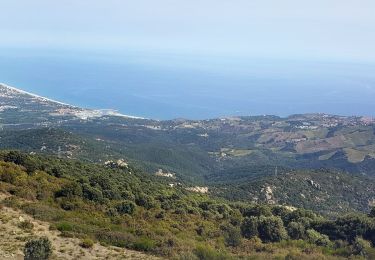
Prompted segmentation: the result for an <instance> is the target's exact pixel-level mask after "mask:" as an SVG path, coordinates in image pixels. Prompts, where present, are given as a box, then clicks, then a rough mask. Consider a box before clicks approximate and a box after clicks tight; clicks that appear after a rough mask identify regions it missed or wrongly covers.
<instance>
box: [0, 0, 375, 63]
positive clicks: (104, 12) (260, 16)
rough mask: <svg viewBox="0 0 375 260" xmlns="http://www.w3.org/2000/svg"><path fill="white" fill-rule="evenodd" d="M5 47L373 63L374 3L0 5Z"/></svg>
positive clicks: (66, 1) (201, 0) (229, 0)
mask: <svg viewBox="0 0 375 260" xmlns="http://www.w3.org/2000/svg"><path fill="white" fill-rule="evenodd" d="M0 10H1V15H0V34H1V41H0V46H1V47H3V48H0V51H1V50H2V49H3V50H5V49H6V47H10V46H13V47H21V48H24V47H32V48H33V47H42V48H46V47H48V48H57V49H59V48H65V49H78V50H79V49H84V50H87V49H88V50H103V49H104V50H112V51H126V50H128V49H140V50H159V51H173V52H187V53H191V52H192V53H212V54H225V55H243V56H256V57H267V58H293V59H294V58H297V59H324V60H336V59H339V60H347V61H351V60H359V61H369V62H375V51H374V46H375V1H374V0H131V1H129V0H105V1H104V0H59V1H51V0H32V1H31V0H0Z"/></svg>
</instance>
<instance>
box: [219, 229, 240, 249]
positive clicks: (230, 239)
mask: <svg viewBox="0 0 375 260" xmlns="http://www.w3.org/2000/svg"><path fill="white" fill-rule="evenodd" d="M222 230H223V233H224V240H225V244H226V245H227V246H231V247H236V246H239V245H240V244H241V240H242V236H241V230H240V228H238V227H234V226H232V225H226V226H224V227H222Z"/></svg>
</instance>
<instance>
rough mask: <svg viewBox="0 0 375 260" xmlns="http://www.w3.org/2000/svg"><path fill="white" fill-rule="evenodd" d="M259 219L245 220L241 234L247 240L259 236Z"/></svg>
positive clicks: (250, 218)
mask: <svg viewBox="0 0 375 260" xmlns="http://www.w3.org/2000/svg"><path fill="white" fill-rule="evenodd" d="M258 226H259V218H257V217H249V218H245V219H244V220H243V222H242V224H241V233H242V235H243V236H244V237H246V238H253V237H257V236H258V235H259V232H258Z"/></svg>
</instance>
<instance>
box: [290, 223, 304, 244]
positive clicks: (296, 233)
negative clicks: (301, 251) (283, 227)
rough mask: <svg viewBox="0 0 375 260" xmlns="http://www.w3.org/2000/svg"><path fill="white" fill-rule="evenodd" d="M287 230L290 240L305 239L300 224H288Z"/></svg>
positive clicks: (302, 226)
mask: <svg viewBox="0 0 375 260" xmlns="http://www.w3.org/2000/svg"><path fill="white" fill-rule="evenodd" d="M287 230H288V235H289V236H290V238H291V239H296V240H297V239H303V238H304V237H305V226H304V225H303V224H302V223H298V222H290V223H289V225H288V227H287Z"/></svg>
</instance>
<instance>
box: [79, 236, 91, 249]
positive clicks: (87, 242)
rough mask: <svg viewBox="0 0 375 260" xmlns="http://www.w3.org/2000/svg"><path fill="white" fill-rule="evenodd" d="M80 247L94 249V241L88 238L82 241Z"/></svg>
mask: <svg viewBox="0 0 375 260" xmlns="http://www.w3.org/2000/svg"><path fill="white" fill-rule="evenodd" d="M79 245H80V246H81V247H83V248H92V247H93V246H94V241H92V240H91V239H90V238H86V239H84V240H82V242H81V243H80V244H79Z"/></svg>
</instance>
